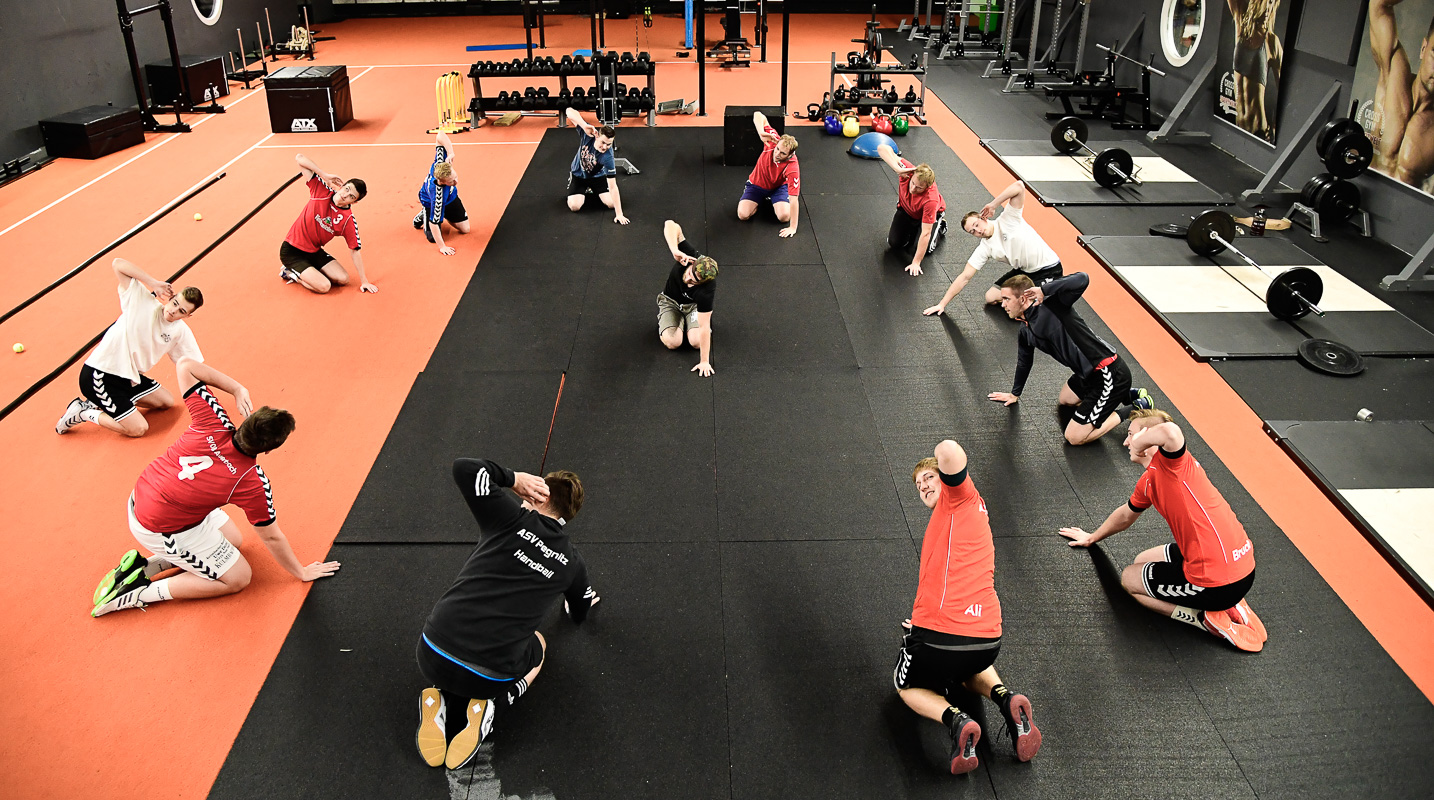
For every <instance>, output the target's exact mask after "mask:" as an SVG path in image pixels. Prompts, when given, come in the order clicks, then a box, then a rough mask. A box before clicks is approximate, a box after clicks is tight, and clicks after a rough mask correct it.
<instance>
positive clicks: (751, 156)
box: [722, 106, 787, 167]
mask: <svg viewBox="0 0 1434 800" xmlns="http://www.w3.org/2000/svg"><path fill="white" fill-rule="evenodd" d="M758 111H760V112H762V113H763V114H766V115H767V124H768V125H771V126H772V127H773V128H775V129H776V130H777V133H786V130H787V121H786V119H785V118H784V117H785V115H784V114H783V113H782V109H781V108H779V107H777V106H727V108H726V110H725V111H724V112H723V115H722V116H723V120H722V163H723V164H726V165H727V166H729V167H755V166H756V165H757V159H758V158H760V157H761V155H762V147H763V144H762V139H761V137H759V136H758V135H757V129H756V128H755V127H754V126H753V125H752V115H753V114H755V113H757V112H758Z"/></svg>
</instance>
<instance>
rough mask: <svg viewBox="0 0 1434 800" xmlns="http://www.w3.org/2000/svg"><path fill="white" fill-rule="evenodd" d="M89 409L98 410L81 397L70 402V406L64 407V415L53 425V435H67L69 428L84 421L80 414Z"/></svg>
mask: <svg viewBox="0 0 1434 800" xmlns="http://www.w3.org/2000/svg"><path fill="white" fill-rule="evenodd" d="M91 408H98V406H96V405H95V404H94V403H91V402H90V401H88V400H86V399H85V398H83V397H76V398H75V399H74V400H71V401H70V404H69V405H68V406H66V407H65V415H64V416H63V417H60V421H59V422H56V423H55V433H61V434H63V433H69V432H70V429H71V428H73V427H75V426H76V425H78V424H80V423H81V422H84V421H85V418H84V417H82V416H80V412H82V411H86V410H88V409H91Z"/></svg>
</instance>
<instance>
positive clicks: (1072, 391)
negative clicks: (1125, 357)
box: [987, 272, 1153, 444]
mask: <svg viewBox="0 0 1434 800" xmlns="http://www.w3.org/2000/svg"><path fill="white" fill-rule="evenodd" d="M1088 286H1090V276H1089V275H1086V274H1085V273H1084V272H1076V273H1073V274H1071V275H1067V276H1066V277H1064V278H1057V279H1056V280H1053V281H1049V282H1047V283H1045V284H1042V285H1041V286H1036V285H1035V283H1034V282H1032V281H1031V279H1030V278H1029V277H1027V276H1025V275H1016V276H1013V277H1011V278H1008V279H1007V280H1006V281H1005V282H1004V283H1002V284H1001V308H1003V309H1005V311H1006V314H1007V315H1009V316H1010V317H1011V319H1014V320H1016V321H1018V322H1020V323H1021V333H1020V335H1019V336H1017V337H1016V341H1017V343H1018V346H1017V351H1016V379H1015V382H1014V384H1013V385H1012V387H1011V391H1009V392H991V394H989V395H987V397H988V398H989V399H991V400H995V401H997V402H999V403H1004V404H1006V405H1008V406H1011V405H1015V404H1016V403H1017V402H1018V401H1020V399H1021V390H1022V389H1024V388H1025V387H1026V377H1027V376H1028V375H1030V374H1031V364H1032V362H1033V361H1034V360H1035V352H1036V350H1038V349H1039V350H1041V351H1042V352H1044V353H1046V354H1048V355H1050V356H1051V357H1052V358H1054V359H1055V360H1057V361H1059V362H1060V363H1062V364H1064V365H1065V366H1067V367H1069V368H1070V370H1071V373H1072V374H1071V377H1070V379H1069V380H1067V381H1066V385H1065V386H1062V387H1061V395H1060V400H1059V403H1060V406H1059V410H1060V412H1061V419H1062V422H1063V423H1064V425H1065V437H1066V441H1067V442H1070V443H1071V444H1089V443H1091V442H1093V441H1095V440H1096V439H1099V438H1100V437H1102V436H1104V435H1106V434H1107V433H1110V432H1111V431H1112V430H1115V428H1116V426H1118V425H1120V413H1119V411H1118V410H1117V409H1118V408H1119V407H1120V406H1122V405H1133V406H1135V407H1136V408H1152V407H1153V404H1152V403H1151V400H1150V393H1149V392H1147V391H1146V390H1144V389H1132V388H1131V386H1130V383H1131V378H1130V369H1129V368H1128V367H1126V366H1125V362H1124V361H1122V360H1121V359H1120V357H1119V356H1117V355H1116V352H1115V348H1113V347H1111V346H1110V345H1109V344H1108V343H1106V341H1105V340H1104V339H1102V338H1100V337H1099V336H1096V335H1095V332H1094V331H1092V330H1091V329H1090V326H1089V325H1087V324H1086V321H1085V320H1084V319H1081V316H1080V314H1078V313H1077V312H1076V310H1075V304H1076V302H1077V301H1078V300H1080V298H1081V295H1082V294H1085V290H1086V287H1088Z"/></svg>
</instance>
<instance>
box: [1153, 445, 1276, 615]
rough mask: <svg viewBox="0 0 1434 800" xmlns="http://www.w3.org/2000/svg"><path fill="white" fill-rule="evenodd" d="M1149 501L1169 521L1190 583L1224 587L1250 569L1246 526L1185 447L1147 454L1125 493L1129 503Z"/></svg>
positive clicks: (1251, 550) (1251, 548) (1252, 561)
mask: <svg viewBox="0 0 1434 800" xmlns="http://www.w3.org/2000/svg"><path fill="white" fill-rule="evenodd" d="M1151 506H1155V510H1156V511H1159V512H1160V516H1162V517H1164V518H1165V522H1166V523H1167V524H1168V525H1169V526H1170V533H1171V534H1173V535H1174V536H1175V544H1177V545H1179V546H1180V557H1181V559H1182V560H1183V561H1184V562H1185V565H1184V570H1185V577H1186V578H1187V579H1189V581H1190V582H1191V583H1193V584H1195V585H1196V586H1203V587H1205V588H1211V587H1215V586H1227V585H1229V584H1232V583H1234V582H1235V581H1238V580H1240V579H1241V578H1244V577H1245V576H1246V575H1249V574H1250V573H1251V572H1252V571H1254V569H1255V545H1254V544H1253V543H1252V542H1251V541H1250V537H1249V536H1248V535H1247V534H1246V533H1245V526H1244V525H1241V524H1240V520H1238V519H1236V518H1235V511H1234V509H1232V508H1230V504H1229V503H1226V502H1225V498H1224V497H1222V496H1221V495H1220V490H1219V489H1216V488H1215V484H1213V483H1211V482H1210V478H1209V477H1208V476H1206V474H1205V468H1204V467H1202V466H1200V462H1199V461H1196V460H1195V456H1192V455H1190V451H1189V450H1185V449H1183V448H1182V449H1181V451H1180V452H1179V453H1178V454H1177V455H1174V456H1171V455H1168V454H1167V453H1166V452H1165V451H1164V450H1161V451H1159V452H1158V453H1156V454H1155V457H1154V458H1152V459H1150V466H1149V467H1147V468H1146V469H1145V472H1144V473H1142V474H1141V476H1140V480H1138V481H1136V483H1135V491H1134V492H1131V494H1130V507H1131V508H1133V509H1136V510H1138V511H1144V510H1145V509H1147V508H1150V507H1151Z"/></svg>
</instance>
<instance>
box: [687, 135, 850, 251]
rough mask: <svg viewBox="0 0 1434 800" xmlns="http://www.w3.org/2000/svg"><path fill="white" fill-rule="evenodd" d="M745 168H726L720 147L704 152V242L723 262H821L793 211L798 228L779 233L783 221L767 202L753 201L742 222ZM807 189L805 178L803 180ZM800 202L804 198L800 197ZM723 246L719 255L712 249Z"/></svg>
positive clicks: (814, 240)
mask: <svg viewBox="0 0 1434 800" xmlns="http://www.w3.org/2000/svg"><path fill="white" fill-rule="evenodd" d="M747 173H748V168H747V167H724V166H722V162H721V151H720V150H717V151H708V152H707V157H706V160H705V162H704V163H703V174H704V176H705V177H704V181H705V190H704V191H705V195H704V197H705V198H706V209H707V225H706V227H707V246H708V247H709V248H711V249H712V250H713V252H712V253H709V255H711V256H712V257H713V258H716V259H717V263H718V264H719V265H721V266H728V265H732V266H767V265H770V264H820V263H821V261H822V257H821V250H820V248H818V247H817V237H816V236H815V235H814V234H813V233H812V226H811V225H810V224H809V221H808V220H804V219H803V216H804V213H803V212H805V211H806V209H805V208H803V209H801V211H798V212H797V232H796V234H795V235H793V236H791V237H790V238H782V236H781V235H780V231H781V230H782V229H783V228H785V227H786V223H784V222H778V221H777V216H776V214H775V213H774V212H773V211H772V206H771V204H770V203H767V202H765V201H763V202H760V203H758V204H757V213H756V214H754V215H753V216H752V218H751V219H749V220H746V221H743V220H740V219H738V218H737V203H738V201H740V200H741V199H742V189H743V187H744V186H745V185H746V180H747ZM803 189H804V191H803V192H802V194H806V192H805V183H803ZM798 201H799V202H804V201H805V198H799V200H798ZM683 227H684V228H686V226H685V225H684V226H683ZM719 250H720V251H721V252H722V254H723V255H722V256H721V257H720V258H719V257H718V256H717V254H716V251H719Z"/></svg>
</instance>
